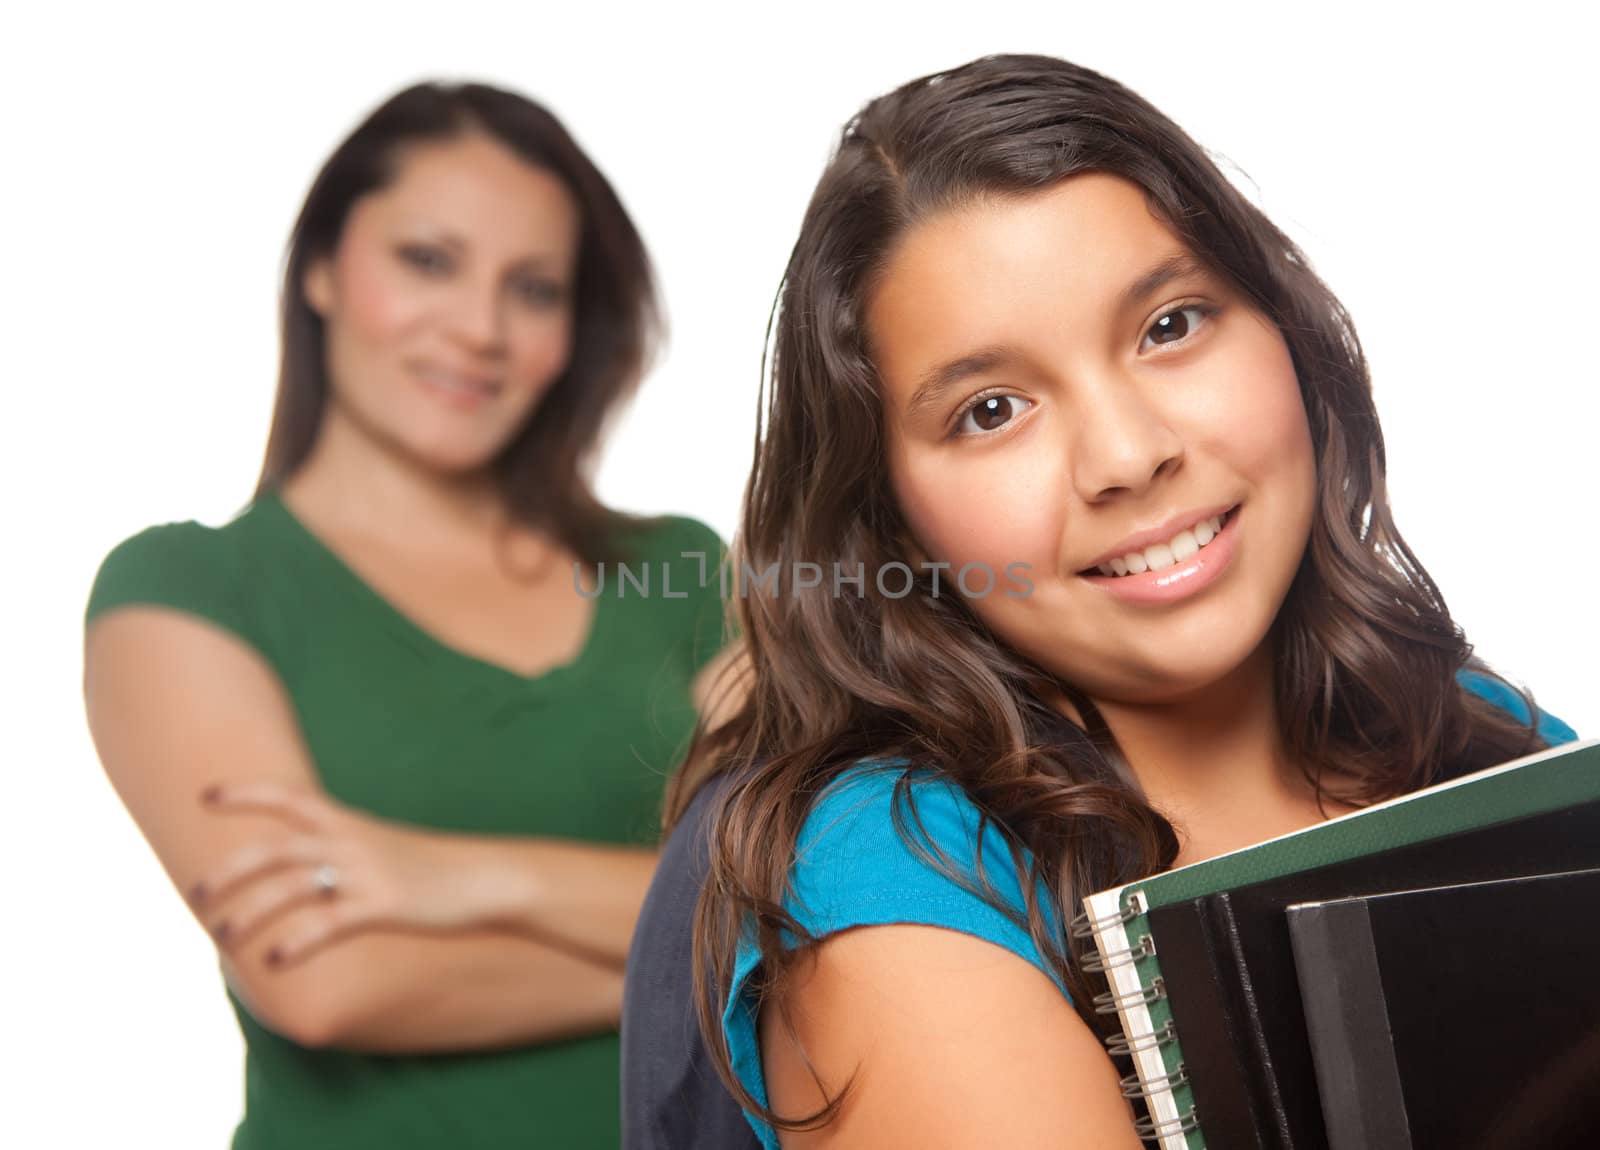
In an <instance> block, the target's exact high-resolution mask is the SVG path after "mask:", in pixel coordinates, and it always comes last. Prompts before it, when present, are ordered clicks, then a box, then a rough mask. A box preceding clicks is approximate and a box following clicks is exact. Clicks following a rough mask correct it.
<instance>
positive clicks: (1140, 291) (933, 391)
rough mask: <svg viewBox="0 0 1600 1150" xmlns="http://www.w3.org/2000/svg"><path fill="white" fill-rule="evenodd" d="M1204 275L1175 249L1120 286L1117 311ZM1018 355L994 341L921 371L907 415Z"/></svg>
mask: <svg viewBox="0 0 1600 1150" xmlns="http://www.w3.org/2000/svg"><path fill="white" fill-rule="evenodd" d="M1205 274H1206V268H1205V266H1204V265H1203V264H1201V263H1200V261H1199V260H1197V259H1195V258H1194V256H1192V255H1191V254H1190V253H1188V252H1186V251H1183V252H1175V253H1174V254H1172V255H1169V256H1167V257H1166V258H1165V259H1163V260H1161V262H1159V263H1157V264H1155V265H1154V266H1153V267H1151V268H1149V269H1148V270H1147V271H1145V272H1144V273H1143V274H1142V275H1140V276H1139V277H1138V278H1137V279H1135V280H1134V281H1133V282H1132V283H1131V284H1129V285H1128V286H1127V287H1126V288H1124V289H1123V291H1122V295H1121V296H1120V297H1118V300H1117V306H1118V310H1120V311H1127V310H1128V309H1129V308H1132V307H1135V306H1137V305H1138V304H1140V303H1143V302H1144V300H1145V298H1146V297H1147V296H1151V295H1154V294H1155V293H1156V292H1158V291H1160V290H1161V289H1162V288H1163V287H1165V286H1166V285H1167V284H1169V283H1171V282H1172V281H1173V280H1177V279H1182V278H1183V277H1185V276H1191V275H1194V276H1199V275H1205ZM1017 355H1018V352H1017V351H1016V349H1015V348H1012V347H1008V346H1006V345H1004V344H994V345H991V346H989V347H985V348H980V349H978V350H977V351H974V352H971V353H969V354H967V355H963V356H961V357H960V358H958V359H952V360H949V361H948V362H946V363H942V364H939V365H938V366H937V367H934V368H932V369H930V370H929V371H927V372H924V373H923V376H922V379H921V380H919V381H918V383H917V389H916V391H914V392H912V394H911V399H910V401H909V402H908V403H907V404H906V417H907V418H908V419H916V418H917V417H918V416H919V415H921V414H922V413H923V412H924V411H926V410H927V409H928V408H930V407H935V406H937V405H938V403H939V401H940V400H941V399H943V398H944V395H945V393H946V392H948V391H949V390H950V389H951V388H953V387H955V386H956V384H958V383H960V382H961V381H962V380H965V379H969V378H971V377H972V376H974V375H982V374H983V373H984V372H986V371H993V370H994V369H995V368H997V367H1000V366H1001V365H1002V364H1004V363H1005V362H1006V361H1008V360H1010V359H1014V358H1016V357H1017Z"/></svg>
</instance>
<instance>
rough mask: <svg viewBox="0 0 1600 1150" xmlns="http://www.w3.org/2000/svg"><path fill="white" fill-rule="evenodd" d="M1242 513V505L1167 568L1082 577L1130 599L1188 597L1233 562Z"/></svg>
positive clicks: (1149, 600) (1147, 601) (1158, 600)
mask: <svg viewBox="0 0 1600 1150" xmlns="http://www.w3.org/2000/svg"><path fill="white" fill-rule="evenodd" d="M1242 517H1243V509H1242V508H1241V509H1239V510H1236V511H1234V513H1233V514H1232V515H1230V516H1228V521H1227V522H1226V523H1224V524H1223V525H1222V530H1221V531H1219V532H1218V533H1217V536H1216V538H1214V539H1212V540H1211V542H1210V543H1207V544H1206V545H1205V546H1204V547H1202V548H1200V550H1198V551H1196V552H1195V553H1194V554H1193V555H1191V556H1189V558H1187V559H1184V560H1182V561H1181V562H1178V563H1174V564H1173V565H1172V566H1171V567H1168V568H1166V569H1165V570H1162V571H1145V572H1142V573H1141V574H1138V575H1101V574H1098V573H1096V574H1091V575H1080V576H1079V578H1080V579H1083V580H1084V581H1085V582H1088V583H1092V584H1093V585H1094V586H1096V587H1098V588H1099V589H1101V590H1102V591H1104V592H1105V593H1106V594H1108V595H1113V596H1115V597H1116V598H1118V599H1121V600H1123V601H1124V602H1127V603H1144V604H1159V603H1174V602H1177V601H1178V600H1180V599H1186V598H1188V597H1189V596H1190V595H1194V594H1197V593H1198V592H1200V591H1202V590H1204V589H1205V588H1206V587H1209V586H1210V585H1211V584H1212V583H1214V582H1215V581H1216V580H1217V578H1218V577H1219V576H1221V574H1222V573H1223V572H1224V571H1225V570H1227V568H1228V566H1229V564H1230V563H1232V561H1233V553H1234V550H1235V548H1236V547H1237V546H1238V540H1239V520H1240V519H1241V518H1242Z"/></svg>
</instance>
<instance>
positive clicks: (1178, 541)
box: [1097, 515, 1222, 576]
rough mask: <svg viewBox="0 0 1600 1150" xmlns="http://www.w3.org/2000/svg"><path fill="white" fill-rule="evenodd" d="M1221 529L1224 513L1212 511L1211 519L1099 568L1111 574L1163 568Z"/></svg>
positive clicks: (1161, 569)
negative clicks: (1165, 540) (1214, 513)
mask: <svg viewBox="0 0 1600 1150" xmlns="http://www.w3.org/2000/svg"><path fill="white" fill-rule="evenodd" d="M1221 530H1222V516H1220V515H1213V516H1212V517H1211V518H1210V519H1202V520H1201V521H1200V522H1199V523H1196V524H1195V525H1194V526H1193V527H1191V528H1189V529H1188V530H1187V531H1180V532H1178V533H1177V534H1176V535H1174V536H1173V537H1172V538H1171V539H1170V540H1168V541H1167V542H1166V543H1156V544H1152V545H1151V546H1149V547H1146V548H1145V549H1144V550H1143V551H1134V552H1131V553H1130V554H1127V555H1124V556H1123V557H1122V558H1120V559H1113V560H1111V562H1109V563H1102V564H1100V566H1099V568H1097V569H1098V570H1099V572H1100V574H1102V575H1111V576H1116V575H1142V574H1144V573H1145V572H1146V571H1164V570H1166V569H1167V568H1168V567H1171V566H1173V565H1174V564H1177V563H1182V562H1183V561H1184V560H1185V559H1187V558H1189V557H1190V556H1191V555H1193V554H1194V553H1195V552H1197V551H1199V550H1200V549H1201V548H1202V547H1204V546H1205V545H1206V544H1207V543H1210V542H1211V541H1212V540H1213V539H1215V538H1216V537H1217V534H1218V532H1220V531H1221Z"/></svg>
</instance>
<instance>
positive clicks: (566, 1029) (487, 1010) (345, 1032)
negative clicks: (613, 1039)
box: [224, 930, 622, 1054]
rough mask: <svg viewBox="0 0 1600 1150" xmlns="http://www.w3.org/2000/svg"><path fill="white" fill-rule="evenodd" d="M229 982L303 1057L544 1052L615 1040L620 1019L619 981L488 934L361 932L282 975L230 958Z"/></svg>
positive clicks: (251, 957)
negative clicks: (598, 1037)
mask: <svg viewBox="0 0 1600 1150" xmlns="http://www.w3.org/2000/svg"><path fill="white" fill-rule="evenodd" d="M243 966H251V967H254V968H255V969H253V970H244V971H241V970H240V967H243ZM224 970H225V971H226V973H227V975H228V981H229V982H230V984H231V985H232V986H233V987H234V989H235V992H236V993H238V994H239V996H240V997H241V998H242V999H244V1001H245V1004H246V1006H247V1007H249V1009H250V1010H251V1013H252V1014H255V1015H256V1016H257V1017H258V1018H259V1019H260V1021H261V1022H262V1023H263V1024H264V1025H266V1026H267V1027H268V1028H269V1029H273V1030H276V1031H278V1032H280V1033H282V1034H284V1035H285V1037H288V1038H290V1039H291V1040H293V1041H295V1042H298V1043H300V1044H301V1045H305V1046H312V1047H335V1048H340V1049H348V1050H358V1051H365V1052H370V1053H387V1054H405V1053H434V1052H439V1053H443V1052H449V1051H460V1050H480V1049H491V1048H497V1047H508V1046H520V1045H528V1044H533V1043H539V1042H550V1041H555V1040H557V1039H561V1038H570V1037H576V1036H579V1035H584V1034H594V1033H599V1032H603V1031H607V1030H613V1029H615V1028H616V1026H617V1023H618V1019H619V1017H620V1014H621V1009H622V974H621V972H620V971H619V970H617V969H615V968H613V967H611V966H607V965H601V964H598V963H595V962H591V961H589V960H588V959H586V958H583V957H581V956H579V955H576V954H572V953H569V952H567V951H564V950H562V949H560V948H559V947H556V946H552V945H549V944H547V943H543V942H540V941H538V940H536V939H531V938H527V937H520V936H517V935H511V934H504V933H497V932H490V931H481V932H472V933H466V934H454V935H426V934H410V933H402V932H399V931H385V930H368V931H363V932H361V933H360V934H356V935H352V936H350V937H347V938H344V939H341V940H339V941H337V942H335V943H333V944H331V945H329V946H327V947H325V948H323V949H321V950H319V951H317V952H315V953H313V954H311V955H309V956H308V957H306V958H305V959H304V960H303V961H301V962H299V963H296V964H295V965H294V966H292V967H289V968H287V969H281V970H277V969H271V968H269V967H268V965H267V963H266V957H265V949H264V948H263V947H255V948H247V949H246V950H245V952H244V953H243V954H240V955H236V956H234V957H232V958H225V959H224ZM246 986H248V987H249V988H251V989H245V987H246Z"/></svg>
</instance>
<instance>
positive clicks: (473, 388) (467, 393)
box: [414, 365, 500, 409]
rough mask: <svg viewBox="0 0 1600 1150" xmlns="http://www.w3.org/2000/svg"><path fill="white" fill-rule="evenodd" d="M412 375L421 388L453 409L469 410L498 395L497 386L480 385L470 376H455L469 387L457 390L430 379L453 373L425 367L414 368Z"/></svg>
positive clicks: (498, 389)
mask: <svg viewBox="0 0 1600 1150" xmlns="http://www.w3.org/2000/svg"><path fill="white" fill-rule="evenodd" d="M414 374H415V375H416V377H417V380H418V382H420V383H421V384H422V386H423V387H426V388H427V389H428V390H429V391H430V392H432V393H433V394H434V395H436V396H438V397H439V398H440V399H442V400H444V401H445V402H446V403H449V404H450V405H451V406H453V407H460V408H466V409H471V408H474V407H478V406H479V405H481V404H484V403H487V402H489V401H490V400H491V399H494V398H495V397H496V396H498V395H499V394H500V387H499V385H498V384H485V383H481V382H479V381H477V380H474V379H473V378H472V377H471V376H457V378H460V379H463V380H465V381H466V382H467V383H468V385H469V386H468V387H467V389H466V390H458V389H456V388H452V387H450V386H448V385H446V384H439V383H435V382H434V380H433V379H432V378H431V376H432V375H435V374H438V375H452V374H455V373H452V372H448V371H430V369H429V368H428V367H427V366H425V365H424V366H420V367H417V368H415V369H414Z"/></svg>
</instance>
